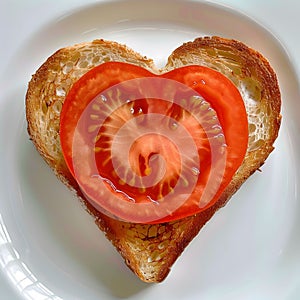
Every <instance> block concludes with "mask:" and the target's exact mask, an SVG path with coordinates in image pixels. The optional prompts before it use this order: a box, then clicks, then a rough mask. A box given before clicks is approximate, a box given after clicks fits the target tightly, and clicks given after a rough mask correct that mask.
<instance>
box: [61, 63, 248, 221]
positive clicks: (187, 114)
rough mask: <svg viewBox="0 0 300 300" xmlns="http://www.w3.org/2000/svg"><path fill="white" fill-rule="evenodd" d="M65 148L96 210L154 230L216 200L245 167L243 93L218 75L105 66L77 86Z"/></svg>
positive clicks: (65, 112)
mask: <svg viewBox="0 0 300 300" xmlns="http://www.w3.org/2000/svg"><path fill="white" fill-rule="evenodd" d="M60 139H61V146H62V151H63V154H64V158H65V161H66V163H67V165H68V167H69V169H70V171H71V173H72V174H73V176H74V177H75V179H76V180H77V182H78V184H79V186H80V188H81V189H82V191H83V193H84V194H85V196H86V197H87V199H88V200H89V201H90V202H91V203H92V204H93V205H94V206H95V207H96V208H97V209H99V210H100V211H102V212H104V213H106V214H108V215H110V216H112V217H115V218H118V219H121V220H125V221H129V222H139V223H158V222H165V221H172V220H176V219H180V218H184V217H187V216H190V215H193V214H196V213H198V212H200V211H203V210H205V209H207V208H208V207H210V206H211V205H213V204H214V203H215V202H216V201H217V200H218V199H219V197H220V195H221V194H222V192H223V191H224V189H225V188H226V186H227V185H228V184H229V183H230V181H231V179H232V177H233V175H234V174H235V172H236V171H237V169H238V168H239V166H240V165H241V163H242V161H243V159H244V156H245V153H246V149H247V145H248V122H247V115H246V111H245V107H244V103H243V100H242V98H241V96H240V94H239V92H238V90H237V88H236V87H235V86H234V84H233V83H231V81H230V80H229V79H227V78H226V77H224V76H223V75H222V74H220V73H219V72H216V71H214V70H212V69H209V68H206V67H202V66H186V67H182V68H179V69H175V70H173V71H170V72H168V73H165V74H162V75H157V74H153V73H151V72H149V71H147V70H145V69H143V68H141V67H138V66H135V65H131V64H127V63H120V62H109V63H105V64H102V65H100V66H98V67H95V68H94V69H92V70H91V71H89V72H88V73H86V74H85V75H84V76H83V77H82V78H80V79H79V80H78V81H77V82H76V83H75V84H74V85H73V87H72V89H71V90H70V92H69V94H68V95H67V97H66V100H65V103H64V105H63V109H62V112H61V122H60Z"/></svg>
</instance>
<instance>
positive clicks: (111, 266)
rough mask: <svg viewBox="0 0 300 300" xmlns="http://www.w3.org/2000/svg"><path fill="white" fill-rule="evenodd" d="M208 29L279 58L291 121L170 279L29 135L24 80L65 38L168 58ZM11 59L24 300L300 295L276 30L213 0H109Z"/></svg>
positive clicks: (11, 245) (13, 187) (5, 165)
mask: <svg viewBox="0 0 300 300" xmlns="http://www.w3.org/2000/svg"><path fill="white" fill-rule="evenodd" d="M201 35H220V36H224V37H230V38H235V39H239V40H241V41H243V42H244V43H246V44H248V45H249V46H251V47H253V48H255V49H257V50H259V51H261V52H262V53H263V54H264V55H265V56H266V57H267V58H268V59H269V60H270V62H271V64H272V66H273V67H274V69H275V71H276V73H277V75H278V79H279V83H280V87H281V92H282V100H283V110H282V114H283V122H282V128H281V131H280V136H279V138H278V140H277V142H276V149H275V151H274V152H273V153H272V154H271V156H270V158H269V159H268V160H267V162H266V164H265V166H264V167H263V168H262V172H257V173H256V174H254V175H253V176H252V177H251V178H250V179H249V180H248V181H247V182H246V183H245V184H244V185H243V187H242V188H241V189H240V190H239V192H238V193H237V194H236V195H235V196H234V197H233V199H232V200H231V201H230V203H229V204H228V205H227V206H226V208H225V209H222V210H220V211H219V212H218V213H217V214H216V215H215V217H214V218H213V219H212V220H211V221H210V222H209V224H208V225H207V226H206V227H205V228H204V229H203V230H202V232H201V234H200V235H199V236H198V237H197V238H195V239H194V241H193V242H192V243H191V244H190V245H189V247H188V248H187V249H186V251H185V252H184V253H183V255H182V256H181V257H180V258H179V260H178V261H177V262H176V264H175V265H174V266H173V268H172V271H171V273H170V274H169V276H168V278H167V279H166V280H165V281H164V282H163V283H162V284H154V285H152V284H145V283H142V282H140V281H139V279H137V278H136V277H135V276H134V275H133V274H132V273H131V272H130V271H129V270H128V269H127V267H126V266H125V265H124V263H123V261H122V259H121V258H120V256H119V255H118V254H117V253H116V251H115V250H114V248H113V247H112V246H111V245H110V243H109V242H108V241H107V240H106V239H105V238H104V237H103V235H102V234H101V233H100V232H99V230H98V229H97V228H96V226H95V225H94V223H93V220H92V219H91V218H90V217H89V216H88V215H87V214H86V213H85V211H84V210H83V209H82V207H81V205H80V204H79V203H78V201H77V200H76V199H74V198H73V197H72V195H71V194H70V193H69V191H68V190H67V189H66V188H65V187H64V186H63V185H62V184H61V183H60V182H59V181H58V180H57V179H56V178H55V176H54V175H53V174H52V172H51V171H50V170H49V168H48V167H47V166H46V165H45V163H44V162H43V161H42V159H41V158H40V156H39V155H38V154H37V152H36V151H35V149H34V147H33V145H32V144H31V142H30V141H29V139H28V135H27V133H26V122H25V118H24V95H25V93H26V84H27V82H28V81H29V80H30V76H31V74H32V73H33V72H34V71H35V70H36V69H37V67H38V66H39V65H40V64H41V63H42V62H43V61H44V60H45V59H46V58H47V57H48V56H49V55H50V54H52V52H54V51H55V50H56V49H58V48H60V47H62V46H65V45H69V44H73V43H77V42H83V41H90V40H92V39H94V38H105V39H109V40H115V41H118V42H121V43H126V44H127V45H129V46H130V47H132V48H134V49H135V50H137V51H139V52H141V53H142V54H144V55H147V56H149V57H152V58H154V59H155V61H156V62H157V64H158V65H163V64H164V63H165V61H166V58H167V56H168V54H169V53H170V52H171V51H172V50H173V49H174V48H176V47H177V46H179V45H180V44H182V43H183V42H185V41H189V40H192V39H194V38H195V37H197V36H201ZM8 65H9V69H7V70H5V72H6V73H4V74H5V79H6V80H7V82H10V85H9V86H10V87H12V88H10V89H4V90H1V106H0V109H1V110H0V121H1V127H0V130H1V131H0V132H1V151H2V152H1V153H2V154H1V158H0V159H1V173H0V182H1V189H0V193H1V194H0V198H1V202H0V266H1V267H2V271H3V273H4V274H5V276H6V277H7V278H8V279H9V281H10V283H11V284H12V285H13V286H14V287H15V289H16V290H18V291H19V292H20V295H21V298H22V299H34V300H36V299H55V300H58V299H64V300H75V299H85V300H96V299H120V298H126V299H145V300H147V299H209V300H211V299H214V300H217V299H218V300H221V299H222V300H224V299H231V300H232V299H244V300H245V299H256V300H257V299H272V300H276V299H278V300H279V299H280V300H282V299H299V295H300V288H299V287H300V237H299V236H300V233H299V228H300V206H299V203H300V199H299V191H298V189H299V184H300V173H299V168H298V167H299V165H300V161H299V153H300V138H299V132H300V121H299V119H297V112H299V111H300V104H299V96H300V93H299V87H298V85H297V80H296V75H295V72H294V70H293V68H292V66H291V63H290V61H289V59H288V56H287V55H286V53H285V52H284V50H283V47H282V46H281V44H280V42H279V41H278V40H277V39H276V38H274V36H272V35H271V34H270V32H268V31H267V30H265V29H264V28H263V27H262V26H260V25H259V24H257V23H255V22H254V21H253V20H251V19H249V18H248V17H246V16H245V15H243V14H240V13H239V12H235V11H232V10H230V9H229V8H226V7H223V6H218V5H215V4H209V3H207V2H203V3H202V2H194V1H171V0H169V1H156V0H155V1H147V2H144V1H139V0H133V1H125V2H124V1H121V2H118V1H113V2H107V3H105V2H104V3H103V2H102V3H99V4H93V5H91V6H84V7H81V9H79V10H76V11H70V12H69V13H68V14H66V15H64V16H61V17H60V18H58V19H55V20H53V22H51V23H50V24H48V25H47V26H45V27H43V28H41V29H40V30H39V31H37V32H36V33H35V34H34V35H33V36H31V37H30V39H28V40H27V41H26V42H24V43H23V45H22V47H20V49H19V51H18V52H17V53H16V55H15V56H14V57H13V59H12V61H11V63H10V64H8ZM12 82H13V84H11V83H12ZM3 86H4V87H5V85H3Z"/></svg>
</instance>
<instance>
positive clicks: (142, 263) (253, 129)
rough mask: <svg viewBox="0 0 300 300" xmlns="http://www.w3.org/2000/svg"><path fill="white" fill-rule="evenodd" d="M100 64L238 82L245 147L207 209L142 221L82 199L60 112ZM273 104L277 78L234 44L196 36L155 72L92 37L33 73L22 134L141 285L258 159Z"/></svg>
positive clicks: (266, 145) (164, 267) (267, 145)
mask: <svg viewBox="0 0 300 300" xmlns="http://www.w3.org/2000/svg"><path fill="white" fill-rule="evenodd" d="M107 61H123V62H128V63H132V64H135V65H139V66H141V67H144V68H146V69H148V70H150V71H152V72H156V73H158V72H162V73H163V72H166V71H169V70H171V69H174V68H178V67H180V66H183V65H189V64H199V65H205V66H208V67H211V68H213V69H216V70H218V71H220V72H222V73H223V74H225V75H226V76H228V77H229V78H230V79H231V80H232V81H233V82H234V83H235V85H236V86H237V87H238V89H239V90H240V93H241V94H242V96H243V99H244V101H245V104H246V110H247V114H248V120H249V146H248V150H247V154H246V157H245V159H244V162H243V164H242V165H241V167H240V168H239V170H238V171H237V172H236V174H235V176H234V177H233V179H232V181H231V183H230V184H229V186H228V187H227V188H226V190H225V191H224V193H223V194H222V196H221V197H220V199H219V200H218V201H217V203H215V204H214V205H213V206H212V207H210V208H209V209H207V210H205V211H203V212H201V213H199V214H197V215H194V216H192V217H188V218H184V219H181V220H178V221H174V222H169V223H162V224H155V225H149V224H133V223H127V222H121V221H118V220H116V219H112V218H110V217H108V216H106V215H103V214H101V213H100V212H98V211H97V210H95V209H94V208H93V207H92V206H91V205H90V204H89V203H88V202H87V201H86V200H85V198H84V197H83V195H82V193H81V191H80V189H79V187H78V185H77V183H76V181H75V180H74V179H73V177H72V175H71V174H70V172H69V170H68V168H67V166H66V164H65V161H64V158H63V155H62V151H61V147H60V140H59V118H60V111H61V108H62V105H63V102H64V99H65V96H66V94H67V93H68V91H69V89H70V88H71V86H72V85H73V83H74V82H75V81H77V80H78V79H79V78H80V77H81V76H82V75H83V74H84V73H86V72H87V71H88V70H90V69H91V68H93V67H95V66H96V65H99V64H101V63H104V62H107ZM280 106H281V100H280V91H279V87H278V83H277V79H276V75H275V73H274V71H273V70H272V68H271V67H270V65H269V63H268V62H267V60H266V59H265V58H264V57H263V56H262V55H261V54H259V53H257V52H256V51H254V50H252V49H250V48H248V47H247V46H245V45H244V44H242V43H241V42H238V41H234V40H227V39H224V38H219V37H205V38H198V39H196V40H195V41H193V42H189V43H186V44H184V45H182V46H181V47H179V48H178V49H176V50H175V51H174V52H173V53H172V54H171V55H170V57H169V59H168V63H167V65H166V66H165V68H163V69H162V70H158V69H156V67H155V66H154V63H153V61H152V60H151V59H147V58H145V57H142V56H141V55H140V54H138V53H136V52H134V51H133V50H131V49H129V48H128V47H126V46H124V45H120V44H118V43H115V42H109V41H104V40H95V41H93V42H91V43H83V44H78V45H75V46H71V47H67V48H63V49H61V50H59V51H57V52H56V53H54V54H53V55H52V56H51V57H50V58H48V60H47V61H46V62H45V63H44V64H43V65H42V66H41V67H40V68H39V69H38V71H37V72H36V73H35V74H34V75H33V77H32V79H31V81H30V83H29V86H28V91H27V95H26V116H27V121H28V132H29V135H30V138H31V139H32V141H33V143H34V144H35V146H36V148H37V150H38V151H39V153H40V154H41V155H42V157H43V158H44V159H45V161H46V162H47V163H48V165H49V166H50V167H51V168H52V169H53V171H54V173H55V174H56V175H57V176H58V177H59V178H60V180H61V181H62V182H63V183H64V184H65V185H67V186H68V187H69V188H70V189H72V190H73V191H75V192H76V194H77V195H78V197H79V198H80V199H81V201H82V202H83V204H84V206H85V207H86V209H87V211H88V212H89V213H90V214H91V215H92V216H93V218H94V219H95V222H96V224H97V225H98V226H99V228H100V229H101V230H102V231H103V232H104V233H105V234H106V236H107V238H108V239H109V240H110V241H111V242H112V243H113V245H114V246H115V247H116V249H117V250H118V251H119V252H120V254H121V255H122V256H123V258H124V260H125V262H126V264H127V265H128V266H129V268H131V269H132V270H133V272H135V273H136V274H137V276H138V277H139V278H140V279H141V280H143V281H145V282H161V281H162V280H163V279H165V278H166V276H167V274H168V273H169V271H170V268H171V266H172V265H173V263H174V262H175V261H176V259H177V258H178V257H179V255H180V254H181V253H182V251H183V250H184V248H185V247H186V246H187V245H188V244H189V243H190V242H191V240H192V239H193V238H194V237H195V236H196V235H197V234H198V232H199V230H200V229H201V228H202V227H203V225H204V224H205V223H206V222H207V221H208V220H209V219H210V218H211V217H212V216H213V214H214V213H215V212H216V211H217V210H218V209H219V208H220V207H222V206H224V205H225V203H226V202H227V201H228V200H229V199H230V198H231V196H232V195H233V194H234V193H235V192H236V190H237V189H238V188H239V187H240V186H241V185H242V183H243V182H244V181H245V180H246V179H247V178H248V177H249V176H250V175H251V174H252V173H253V172H255V170H257V169H259V167H260V166H261V165H262V164H263V163H264V162H265V160H266V158H267V157H268V156H269V154H270V153H271V151H272V150H273V143H274V141H275V139H276V137H277V135H278V130H279V127H280V119H281V116H280Z"/></svg>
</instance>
